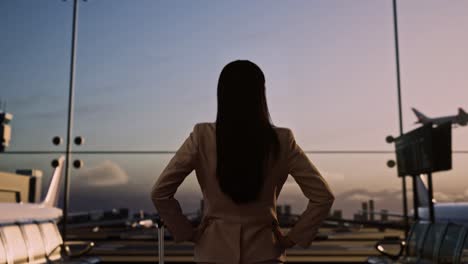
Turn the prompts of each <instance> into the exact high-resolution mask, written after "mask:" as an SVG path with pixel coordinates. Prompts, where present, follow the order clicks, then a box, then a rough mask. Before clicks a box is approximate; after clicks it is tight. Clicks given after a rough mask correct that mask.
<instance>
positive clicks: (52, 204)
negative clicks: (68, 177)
mask: <svg viewBox="0 0 468 264" xmlns="http://www.w3.org/2000/svg"><path fill="white" fill-rule="evenodd" d="M64 160H65V157H64V156H61V157H60V158H59V159H58V166H57V167H56V168H55V170H54V173H53V175H52V179H51V181H50V185H49V189H48V191H47V195H46V197H45V198H44V200H43V201H42V202H41V203H0V212H8V213H4V214H0V225H1V224H3V223H15V222H27V221H44V220H58V219H59V218H60V217H62V209H60V208H57V202H58V196H59V191H60V182H61V178H62V175H61V174H62V169H63V164H64Z"/></svg>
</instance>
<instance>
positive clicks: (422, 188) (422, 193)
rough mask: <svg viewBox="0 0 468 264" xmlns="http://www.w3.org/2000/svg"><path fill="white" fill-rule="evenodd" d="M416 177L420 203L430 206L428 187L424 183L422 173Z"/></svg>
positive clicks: (421, 205) (423, 205) (422, 205)
mask: <svg viewBox="0 0 468 264" xmlns="http://www.w3.org/2000/svg"><path fill="white" fill-rule="evenodd" d="M415 177H416V189H417V192H418V204H419V206H420V207H428V206H429V197H428V195H427V187H426V184H424V182H423V180H422V178H421V175H417V176H415Z"/></svg>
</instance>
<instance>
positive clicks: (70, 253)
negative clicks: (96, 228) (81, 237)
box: [63, 241, 95, 258]
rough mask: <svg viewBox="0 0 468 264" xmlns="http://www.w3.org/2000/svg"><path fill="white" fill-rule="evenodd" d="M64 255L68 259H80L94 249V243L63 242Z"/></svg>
mask: <svg viewBox="0 0 468 264" xmlns="http://www.w3.org/2000/svg"><path fill="white" fill-rule="evenodd" d="M63 245H64V248H65V252H64V253H65V255H66V256H67V257H70V258H78V257H81V256H83V255H85V254H87V253H89V252H90V251H91V249H93V248H94V246H95V244H94V242H89V241H67V242H64V244H63ZM71 248H79V249H77V250H72V249H71Z"/></svg>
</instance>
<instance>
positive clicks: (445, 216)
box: [416, 176, 468, 225]
mask: <svg viewBox="0 0 468 264" xmlns="http://www.w3.org/2000/svg"><path fill="white" fill-rule="evenodd" d="M416 180H417V184H416V188H417V191H418V203H419V207H418V213H419V218H420V219H422V220H429V198H428V196H427V188H426V185H425V184H424V182H423V181H422V179H421V176H416ZM434 217H435V221H436V222H451V223H457V224H462V225H468V202H452V203H438V202H436V201H435V199H434Z"/></svg>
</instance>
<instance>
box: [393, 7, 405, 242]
mask: <svg viewBox="0 0 468 264" xmlns="http://www.w3.org/2000/svg"><path fill="white" fill-rule="evenodd" d="M393 28H394V36H395V59H396V74H397V94H398V119H399V124H400V136H401V135H402V134H403V113H402V106H401V80H400V51H399V47H398V17H397V4H396V0H393ZM401 181H402V188H403V216H404V222H405V237H406V236H408V231H409V223H408V199H407V197H406V177H405V176H403V177H401Z"/></svg>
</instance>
